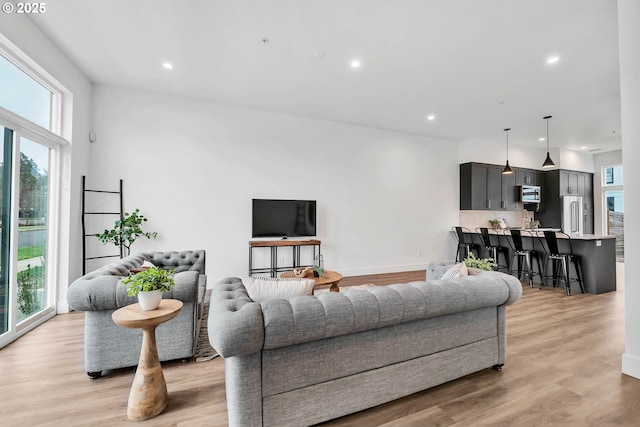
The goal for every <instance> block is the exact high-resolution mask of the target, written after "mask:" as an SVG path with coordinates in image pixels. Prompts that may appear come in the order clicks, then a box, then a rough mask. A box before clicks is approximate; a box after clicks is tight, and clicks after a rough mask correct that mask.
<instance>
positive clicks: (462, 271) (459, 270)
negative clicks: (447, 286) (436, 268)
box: [440, 262, 469, 280]
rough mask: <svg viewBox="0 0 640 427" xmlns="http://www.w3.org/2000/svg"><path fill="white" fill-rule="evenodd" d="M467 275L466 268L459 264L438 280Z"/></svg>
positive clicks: (463, 264)
mask: <svg viewBox="0 0 640 427" xmlns="http://www.w3.org/2000/svg"><path fill="white" fill-rule="evenodd" d="M468 274H469V272H468V270H467V266H466V265H465V263H464V262H461V263H459V264H456V265H454V266H453V267H451V268H450V269H448V270H447V271H446V272H445V273H444V274H443V275H442V277H441V278H440V279H441V280H445V279H453V278H455V277H461V276H467V275H468Z"/></svg>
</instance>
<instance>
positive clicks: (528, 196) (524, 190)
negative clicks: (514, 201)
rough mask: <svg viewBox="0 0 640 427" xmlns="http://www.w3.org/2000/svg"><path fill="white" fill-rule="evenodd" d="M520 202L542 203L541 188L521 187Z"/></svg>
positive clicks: (537, 186)
mask: <svg viewBox="0 0 640 427" xmlns="http://www.w3.org/2000/svg"><path fill="white" fill-rule="evenodd" d="M520 201H521V202H522V203H540V201H541V200H540V186H539V185H521V186H520Z"/></svg>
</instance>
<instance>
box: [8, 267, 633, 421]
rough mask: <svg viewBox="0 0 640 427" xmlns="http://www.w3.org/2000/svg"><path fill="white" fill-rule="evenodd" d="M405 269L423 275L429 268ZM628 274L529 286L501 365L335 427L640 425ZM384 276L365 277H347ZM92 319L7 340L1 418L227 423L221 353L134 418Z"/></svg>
mask: <svg viewBox="0 0 640 427" xmlns="http://www.w3.org/2000/svg"><path fill="white" fill-rule="evenodd" d="M619 265H620V266H621V264H619ZM621 268H622V267H621ZM420 274H421V276H420ZM414 276H415V278H414ZM405 277H406V280H405V281H410V280H420V279H421V278H423V277H424V272H421V273H419V272H418V273H410V274H408V275H407V276H405ZM622 277H623V273H622V270H620V271H618V278H619V280H618V291H617V292H612V293H607V294H602V295H588V294H587V295H582V294H579V293H574V295H572V296H571V297H567V296H565V294H564V292H562V291H561V290H554V289H544V290H542V291H541V290H538V289H537V288H535V289H531V288H529V287H526V286H525V287H524V296H523V298H522V299H521V300H520V301H519V302H518V303H517V304H515V305H512V306H509V308H508V315H507V326H508V348H507V349H508V350H507V351H508V353H507V363H506V365H505V368H504V370H503V371H502V372H497V371H494V370H491V369H487V370H483V371H481V372H477V373H475V374H471V375H468V376H466V377H464V378H461V379H458V380H456V381H452V382H449V383H447V384H444V385H441V386H439V387H435V388H432V389H430V390H426V391H424V392H421V393H417V394H414V395H411V396H408V397H405V398H403V399H400V400H397V401H394V402H391V403H388V404H385V405H381V406H378V407H376V408H372V409H369V410H367V411H363V412H360V413H357V414H353V415H350V416H346V417H343V418H340V419H337V420H333V421H330V422H328V423H325V424H324V425H327V426H363V427H364V426H367V427H370V426H384V427H391V426H394V427H395V426H456V427H458V426H541V425H548V426H563V427H564V426H638V425H640V380H637V379H634V378H631V377H627V376H625V375H622V374H621V372H620V363H621V355H622V353H623V351H624V290H623V289H622V288H623V283H622V280H621V278H622ZM373 279H375V280H373ZM376 280H377V281H378V282H376ZM385 280H386V279H385V277H384V275H383V276H382V277H375V278H372V277H371V276H364V277H361V278H349V280H348V281H347V280H346V279H345V282H344V283H342V284H341V285H343V286H346V285H357V284H362V283H377V284H386V283H384V282H385ZM390 281H391V282H393V281H395V280H394V278H392V279H390ZM387 283H388V282H387ZM83 322H84V316H83V314H82V313H71V314H65V315H59V316H56V317H55V318H54V319H52V320H50V321H48V322H47V323H46V324H44V325H43V326H41V327H39V328H37V329H36V330H34V331H32V332H30V333H28V334H27V335H25V336H24V337H22V338H20V339H19V340H18V341H16V342H14V343H13V344H10V345H8V346H7V347H5V348H4V349H2V350H0V401H1V402H2V413H1V415H0V422H1V423H2V425H5V426H103V425H104V426H107V425H109V426H112V425H116V426H119V425H134V424H136V425H148V426H226V425H227V414H226V405H225V391H224V370H223V367H224V361H223V360H222V359H220V358H217V359H214V360H212V361H208V362H201V363H195V362H189V363H181V362H169V363H164V364H163V368H164V374H165V378H166V381H167V388H168V391H169V406H168V407H167V409H166V410H165V412H164V413H162V414H161V415H159V416H158V417H156V418H154V419H152V420H148V421H145V422H141V423H133V422H130V421H128V420H127V417H126V409H127V398H128V393H129V388H130V386H131V381H132V380H133V374H134V370H133V369H121V370H117V371H113V372H111V373H110V374H108V375H106V376H104V377H103V378H101V379H99V380H94V381H92V380H90V379H89V378H88V377H87V375H86V373H85V372H84V369H83V360H82V359H83V350H82V348H83Z"/></svg>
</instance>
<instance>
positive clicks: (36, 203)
mask: <svg viewBox="0 0 640 427" xmlns="http://www.w3.org/2000/svg"><path fill="white" fill-rule="evenodd" d="M48 171H49V148H48V147H45V146H43V145H40V144H38V143H36V142H33V141H31V140H29V139H26V138H21V139H20V186H19V194H20V197H19V208H18V209H19V211H18V222H19V223H18V267H17V277H16V279H17V290H16V291H17V304H18V311H17V318H16V322H17V323H18V324H20V322H22V321H24V320H25V319H28V318H29V317H31V316H33V315H34V314H36V313H38V312H40V311H42V310H43V309H45V308H46V307H47V305H48V304H47V286H46V280H45V278H46V277H47V275H46V262H45V260H46V259H47V257H46V248H47V223H48V221H47V219H48V203H49V202H48V188H49V172H48Z"/></svg>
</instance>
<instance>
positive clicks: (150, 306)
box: [138, 291, 162, 311]
mask: <svg viewBox="0 0 640 427" xmlns="http://www.w3.org/2000/svg"><path fill="white" fill-rule="evenodd" d="M161 301H162V291H149V292H140V293H139V294H138V303H139V304H140V308H141V309H143V310H145V311H148V310H155V309H156V308H158V306H159V305H160V302H161Z"/></svg>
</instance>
